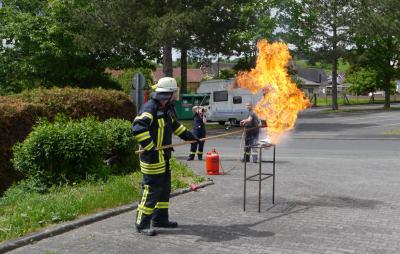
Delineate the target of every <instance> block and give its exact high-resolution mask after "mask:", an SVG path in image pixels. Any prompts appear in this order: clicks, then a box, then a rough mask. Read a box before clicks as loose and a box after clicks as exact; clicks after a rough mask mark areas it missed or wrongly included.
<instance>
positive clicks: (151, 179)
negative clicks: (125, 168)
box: [136, 160, 171, 229]
mask: <svg viewBox="0 0 400 254" xmlns="http://www.w3.org/2000/svg"><path fill="white" fill-rule="evenodd" d="M170 193H171V171H170V165H169V160H166V170H165V173H162V174H154V175H150V174H143V180H142V192H141V197H142V198H141V199H140V202H139V205H138V209H137V214H136V227H138V228H141V229H143V228H149V227H150V222H151V220H153V222H155V223H163V222H167V221H168V206H169V196H170Z"/></svg>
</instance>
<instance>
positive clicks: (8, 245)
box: [0, 180, 214, 253]
mask: <svg viewBox="0 0 400 254" xmlns="http://www.w3.org/2000/svg"><path fill="white" fill-rule="evenodd" d="M212 184H214V182H213V181H211V180H208V181H207V182H205V183H201V184H199V185H197V188H204V187H206V186H208V185H212ZM191 191H192V188H191V187H189V188H185V189H179V190H176V191H174V192H172V193H171V197H175V196H178V195H181V194H185V193H188V192H191ZM137 205H138V202H136V203H134V204H132V205H125V206H120V207H117V208H113V209H109V210H107V211H103V212H100V213H96V214H93V215H89V216H86V217H84V218H82V219H77V220H74V221H70V222H66V223H63V224H61V225H57V226H55V227H53V228H49V229H46V230H44V231H40V232H37V233H32V234H29V235H27V236H23V237H20V238H17V239H15V240H12V241H8V242H4V243H2V244H0V253H5V252H7V251H11V250H14V249H17V248H20V247H22V246H25V245H28V244H31V243H33V242H37V241H40V240H43V239H45V238H49V237H52V236H56V235H60V234H62V233H65V232H68V231H71V230H73V229H76V228H79V227H82V226H85V225H88V224H91V223H93V222H97V221H100V220H104V219H107V218H109V217H112V216H116V215H119V214H121V213H126V212H129V211H132V210H135V209H136V208H137Z"/></svg>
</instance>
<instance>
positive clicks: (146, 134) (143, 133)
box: [134, 131, 150, 142]
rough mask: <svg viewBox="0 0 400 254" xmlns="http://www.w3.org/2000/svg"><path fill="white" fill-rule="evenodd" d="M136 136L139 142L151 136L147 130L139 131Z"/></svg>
mask: <svg viewBox="0 0 400 254" xmlns="http://www.w3.org/2000/svg"><path fill="white" fill-rule="evenodd" d="M134 138H135V139H137V141H138V142H142V141H143V140H146V139H148V138H150V132H149V131H145V132H142V133H139V134H137V135H135V136H134Z"/></svg>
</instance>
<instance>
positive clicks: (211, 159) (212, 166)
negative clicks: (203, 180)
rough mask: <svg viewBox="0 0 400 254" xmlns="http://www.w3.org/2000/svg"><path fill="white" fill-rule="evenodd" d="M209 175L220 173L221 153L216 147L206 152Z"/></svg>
mask: <svg viewBox="0 0 400 254" xmlns="http://www.w3.org/2000/svg"><path fill="white" fill-rule="evenodd" d="M206 173H207V175H219V155H218V152H217V151H216V150H215V148H214V149H213V150H212V151H211V152H207V154H206Z"/></svg>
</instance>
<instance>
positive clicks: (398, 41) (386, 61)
mask: <svg viewBox="0 0 400 254" xmlns="http://www.w3.org/2000/svg"><path fill="white" fill-rule="evenodd" d="M354 4H355V6H356V9H357V10H358V13H357V14H358V19H357V29H356V45H357V51H356V53H357V56H358V57H357V63H358V64H360V65H363V66H366V67H367V68H371V69H372V70H374V71H375V72H376V75H377V77H378V79H379V80H382V84H383V89H384V91H385V104H384V107H385V108H390V94H391V87H392V81H393V79H394V78H395V77H397V76H399V75H400V71H399V67H400V20H399V17H400V6H399V2H398V1H397V0H381V1H372V0H358V1H355V3H354Z"/></svg>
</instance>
